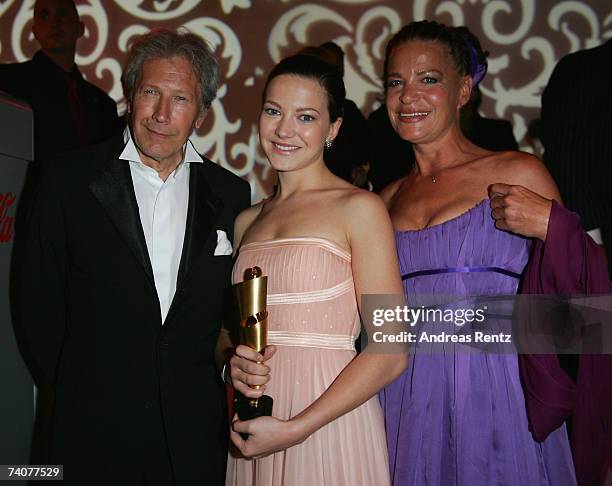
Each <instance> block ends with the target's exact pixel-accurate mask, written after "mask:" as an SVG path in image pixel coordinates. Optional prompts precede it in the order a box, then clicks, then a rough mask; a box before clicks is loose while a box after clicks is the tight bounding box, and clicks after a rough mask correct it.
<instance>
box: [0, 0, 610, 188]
mask: <svg viewBox="0 0 612 486" xmlns="http://www.w3.org/2000/svg"><path fill="white" fill-rule="evenodd" d="M33 4H34V0H23V1H21V0H0V62H13V61H23V60H26V59H28V58H30V57H31V56H32V54H33V53H34V52H35V51H36V49H37V48H38V46H37V44H36V41H35V40H34V39H33V37H32V34H31V33H30V27H31V18H32V7H33ZM77 5H78V9H79V12H80V14H81V17H82V20H83V21H84V22H85V25H86V33H85V36H84V38H83V39H81V41H80V43H79V47H78V55H77V63H78V64H79V65H80V67H81V70H82V72H83V73H84V74H85V76H86V77H87V78H88V79H89V80H90V81H92V82H93V83H95V84H97V85H99V86H100V87H102V88H103V89H105V90H107V91H108V92H109V93H110V95H111V96H112V97H113V98H115V99H116V100H117V101H118V102H119V107H120V111H123V110H124V109H125V102H124V100H123V94H122V91H121V85H120V75H121V66H122V63H123V60H124V57H125V52H126V50H127V47H128V45H129V43H130V41H131V39H132V38H133V37H134V36H136V35H138V34H140V33H143V32H145V31H147V30H148V29H149V28H151V27H160V26H171V27H179V26H184V27H187V28H188V29H190V30H191V31H193V32H196V33H198V34H200V35H201V36H202V37H204V38H206V39H208V41H210V42H211V43H212V44H213V46H214V48H215V52H216V53H217V55H218V57H219V58H220V60H221V65H222V73H223V75H224V79H225V81H224V82H223V83H222V85H221V88H220V90H219V97H218V100H217V101H215V103H214V105H213V107H212V110H211V112H210V114H209V118H208V120H207V122H206V123H205V125H204V126H203V127H202V129H201V130H200V131H199V132H198V133H197V135H196V136H195V138H194V141H195V142H196V146H197V147H198V149H199V150H200V151H202V152H203V153H205V154H206V155H207V156H208V157H210V158H211V159H213V160H215V161H218V162H219V163H220V164H222V165H223V166H225V167H230V168H231V169H232V170H233V171H234V172H236V173H237V174H239V175H240V176H242V177H244V178H245V179H248V180H249V181H250V182H251V185H252V187H253V190H254V199H256V200H257V199H259V198H260V197H261V195H262V194H264V193H266V192H267V191H268V189H269V188H270V187H271V181H272V179H273V177H274V175H273V174H272V173H271V171H270V170H269V169H268V166H267V163H266V161H265V159H264V158H263V156H262V154H261V152H260V151H259V150H258V141H257V131H256V124H255V123H256V119H257V115H258V110H259V102H260V101H259V100H260V96H261V90H262V86H263V82H264V78H265V74H266V73H267V72H268V70H269V69H270V68H271V66H272V65H273V64H274V63H275V62H276V61H278V60H279V59H281V58H282V57H283V56H285V55H288V54H291V53H293V52H295V51H297V50H299V49H300V47H301V46H303V45H307V44H319V43H322V42H324V41H327V40H330V39H331V40H334V41H336V42H337V43H338V44H340V45H341V46H342V47H343V48H344V50H345V52H346V75H345V82H346V84H347V90H348V94H349V97H350V98H352V99H353V100H354V101H355V102H356V103H357V104H358V105H359V106H360V107H361V108H362V111H363V112H364V114H366V115H367V114H368V113H369V112H370V111H371V109H372V107H373V106H375V104H376V97H377V95H378V94H379V93H380V90H381V85H380V82H379V73H380V70H381V64H382V56H383V53H384V46H385V44H386V41H387V39H388V38H389V36H390V35H391V34H392V33H393V32H394V31H396V30H398V28H399V27H400V26H401V25H403V24H404V23H406V22H409V21H410V20H413V19H416V20H420V19H424V18H427V19H436V20H439V21H441V22H444V23H447V24H455V25H460V24H465V25H467V26H468V27H470V29H472V31H473V32H474V33H476V34H477V35H478V36H479V38H480V40H481V42H482V45H483V47H484V48H485V49H486V50H488V51H489V52H490V57H489V74H488V75H487V77H486V78H485V80H484V82H483V84H482V91H483V104H482V107H481V111H482V112H483V114H484V115H485V116H491V117H496V118H505V119H508V120H510V121H512V123H513V126H514V133H515V136H516V137H517V139H518V140H520V141H522V140H523V137H524V135H525V132H526V127H527V124H528V123H529V121H530V120H531V119H534V118H537V117H538V116H539V107H540V95H541V92H542V89H543V87H544V86H545V84H546V82H547V80H548V77H549V76H550V73H551V71H552V69H553V67H554V65H555V63H556V61H557V60H558V59H559V58H560V57H561V56H563V55H565V54H567V53H569V52H573V51H576V50H579V49H584V48H588V47H593V46H596V45H598V44H601V43H602V42H603V40H605V39H607V38H610V37H612V2H611V1H610V0H581V1H577V0H563V1H560V0H455V1H450V0H448V1H441V0H412V1H410V0H388V1H378V0H318V1H317V0H312V1H303V0H257V1H255V0H114V1H111V0H104V1H102V0H77ZM585 76H588V73H585ZM41 82H44V81H41Z"/></svg>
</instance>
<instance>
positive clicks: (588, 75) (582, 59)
mask: <svg viewBox="0 0 612 486" xmlns="http://www.w3.org/2000/svg"><path fill="white" fill-rule="evenodd" d="M610 86H612V40H608V41H607V42H605V43H604V44H602V45H601V46H598V47H595V48H592V49H586V50H583V51H578V52H574V53H572V54H569V55H567V56H565V57H563V58H562V59H561V60H560V61H559V62H558V63H557V65H556V66H555V69H554V71H553V73H552V75H551V77H550V80H549V81H548V84H547V86H546V89H545V90H544V93H543V94H542V116H541V118H542V143H543V144H544V163H545V164H546V166H547V167H548V170H549V171H550V173H551V174H552V176H553V177H554V179H555V182H556V183H557V185H558V186H559V192H560V193H561V197H562V198H563V203H564V204H565V206H567V207H568V208H569V209H571V210H572V211H575V212H577V213H578V214H579V215H580V217H581V219H582V224H583V226H584V228H585V229H586V230H587V231H589V233H590V234H591V236H592V237H593V239H594V240H595V241H596V242H597V243H599V244H602V243H603V241H602V235H601V230H605V229H608V230H609V229H610V228H611V227H612V197H611V195H610V194H611V193H612V192H611V191H610V180H611V179H612V136H610V133H611V132H610V127H611V126H612V89H610ZM608 243H610V242H609V241H608ZM607 250H608V252H610V250H611V246H610V245H609V244H608V245H607Z"/></svg>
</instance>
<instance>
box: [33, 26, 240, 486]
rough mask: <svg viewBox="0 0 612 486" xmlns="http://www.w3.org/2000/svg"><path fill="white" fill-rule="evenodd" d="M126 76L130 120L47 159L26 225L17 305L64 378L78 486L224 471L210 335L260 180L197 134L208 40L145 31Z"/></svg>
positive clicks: (53, 370)
mask: <svg viewBox="0 0 612 486" xmlns="http://www.w3.org/2000/svg"><path fill="white" fill-rule="evenodd" d="M124 84H125V87H126V95H127V98H128V112H129V120H130V123H129V129H127V130H126V131H125V133H124V136H123V138H122V139H117V140H111V141H109V142H106V143H103V144H101V145H98V146H95V147H91V148H87V149H83V150H81V151H79V152H75V153H73V154H70V155H67V156H65V157H63V158H61V159H57V160H55V161H54V162H53V164H49V168H50V169H51V170H48V171H46V172H45V174H44V176H43V182H42V186H41V191H40V194H39V196H38V200H37V204H36V206H35V210H34V212H33V216H32V224H31V227H30V229H29V232H28V234H27V240H28V241H27V247H26V258H25V268H24V270H23V281H24V283H23V285H22V292H21V313H22V318H23V327H24V331H25V336H26V337H27V339H26V341H27V343H28V347H29V350H30V352H31V354H32V356H33V358H34V359H33V364H34V366H36V367H37V368H38V371H39V373H40V376H41V377H42V379H43V380H44V381H45V382H47V383H51V384H52V385H53V386H54V387H55V390H56V404H55V411H54V418H53V429H54V433H53V437H52V460H53V461H54V462H55V463H57V464H63V465H64V477H65V479H66V481H67V482H68V483H69V484H79V485H84V484H87V485H88V486H89V485H98V484H99V485H111V484H112V485H123V484H126V485H132V484H134V485H141V484H163V485H170V484H176V485H183V484H207V485H217V484H219V485H220V484H222V483H223V478H224V473H225V457H226V450H225V447H226V437H227V422H226V421H225V415H224V410H225V401H224V391H223V389H222V387H221V384H220V379H219V373H218V370H217V368H216V366H215V362H214V348H215V342H216V339H217V335H218V332H219V327H220V323H221V319H222V307H223V296H224V289H225V287H226V286H227V285H228V284H229V276H230V270H231V265H232V256H231V253H232V250H231V243H230V239H231V237H232V234H233V222H234V217H235V216H236V214H237V213H238V212H239V211H240V210H242V209H243V208H244V207H246V206H247V205H248V203H249V189H248V185H247V184H246V183H245V182H244V181H242V180H240V179H239V178H238V177H236V176H234V175H232V174H230V173H229V172H228V171H226V170H224V169H222V168H221V167H219V166H217V165H215V164H214V163H211V162H210V161H208V160H205V159H203V158H202V157H201V156H200V155H198V153H197V152H196V150H195V149H194V147H193V145H192V144H191V142H190V141H189V140H188V137H189V136H190V134H191V133H192V131H193V130H194V129H195V128H198V127H200V125H201V124H202V122H203V120H204V117H205V115H206V111H207V109H208V108H209V106H210V104H211V102H212V100H213V99H214V97H215V93H216V90H217V64H216V61H215V59H214V57H213V55H212V54H211V52H210V50H209V49H208V47H207V46H206V44H205V43H204V42H202V40H201V39H199V38H198V37H197V36H195V35H193V34H187V33H184V34H177V33H174V32H170V31H155V32H152V33H150V34H148V35H146V36H144V38H142V39H141V40H140V41H138V42H137V43H136V44H135V45H134V46H133V47H132V49H131V51H130V53H129V57H128V62H127V67H126V69H125V71H124Z"/></svg>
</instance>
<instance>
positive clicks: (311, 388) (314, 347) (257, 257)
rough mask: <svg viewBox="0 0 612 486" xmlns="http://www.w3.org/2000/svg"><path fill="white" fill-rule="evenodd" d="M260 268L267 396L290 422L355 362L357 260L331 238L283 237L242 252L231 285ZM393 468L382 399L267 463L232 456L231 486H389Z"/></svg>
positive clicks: (229, 467) (249, 246)
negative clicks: (269, 352)
mask: <svg viewBox="0 0 612 486" xmlns="http://www.w3.org/2000/svg"><path fill="white" fill-rule="evenodd" d="M253 266H258V267H260V268H261V269H262V271H263V274H264V275H267V276H268V312H269V319H268V326H269V332H268V343H269V344H275V345H276V346H277V352H276V354H275V355H274V357H273V358H271V359H270V361H268V363H267V364H268V365H269V366H270V368H271V380H270V382H269V383H268V385H267V388H266V394H267V395H270V396H271V397H272V398H273V399H274V409H273V412H272V415H273V416H275V417H278V418H280V419H289V418H291V417H294V416H295V415H297V414H299V413H300V412H302V411H303V410H304V409H305V408H307V407H308V406H309V405H310V404H311V403H312V402H314V401H315V400H316V399H317V398H318V397H319V396H320V395H321V394H322V393H323V392H324V391H325V390H326V389H327V388H328V387H329V386H330V385H331V384H332V382H333V381H334V379H335V378H336V377H337V376H338V375H339V374H340V372H341V371H342V369H343V368H344V367H345V366H346V365H347V364H348V363H349V362H350V361H351V360H352V359H353V358H354V357H355V347H354V343H355V339H356V338H357V336H358V334H359V331H360V323H359V315H358V310H357V302H356V298H355V288H354V285H353V277H352V271H351V256H350V254H349V253H347V252H346V251H345V250H344V249H342V248H339V247H338V246H337V245H336V244H334V243H333V242H331V241H329V240H325V239H321V238H308V237H304V238H283V239H275V240H269V241H262V242H256V243H249V244H246V245H243V246H242V247H241V248H240V252H239V255H238V259H237V260H236V264H235V265H234V272H233V277H232V278H233V281H234V282H237V281H240V280H242V275H243V274H244V270H245V268H248V267H253ZM389 482H390V480H389V468H388V458H387V444H386V438H385V430H384V423H383V415H382V412H381V408H380V405H379V402H378V399H377V398H376V397H373V398H371V399H370V400H368V401H367V402H366V403H364V404H363V405H361V406H360V407H358V408H356V409H354V410H352V411H351V412H349V413H347V414H345V415H343V416H342V417H340V418H338V419H336V420H334V421H333V422H331V423H329V424H327V425H326V426H324V427H322V428H321V429H319V430H318V431H317V432H315V433H314V434H312V435H311V436H310V437H309V438H307V439H306V440H305V441H304V442H302V443H301V444H298V445H296V446H293V447H290V448H289V449H286V450H284V451H281V452H277V453H274V454H271V455H269V456H267V457H264V458H261V459H244V458H240V457H234V456H232V454H230V456H229V458H228V465H227V480H226V484H227V485H231V486H281V485H282V486H299V485H308V486H313V485H316V486H343V485H347V486H348V485H351V486H360V485H363V486H385V485H388V484H389Z"/></svg>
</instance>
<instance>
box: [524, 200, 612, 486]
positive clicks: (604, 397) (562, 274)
mask: <svg viewBox="0 0 612 486" xmlns="http://www.w3.org/2000/svg"><path fill="white" fill-rule="evenodd" d="M521 292H522V293H524V294H559V295H572V294H609V293H611V292H612V285H611V284H610V281H609V279H608V273H607V268H606V264H605V261H604V258H603V254H602V252H601V249H600V248H599V247H598V246H597V245H596V244H595V243H594V242H593V240H592V239H591V238H590V237H589V236H588V235H587V234H586V233H585V231H584V230H583V228H582V225H581V223H580V218H579V217H578V215H577V214H576V213H572V212H571V211H569V210H568V209H566V208H564V207H562V206H560V205H559V204H557V203H556V202H554V201H553V207H552V210H551V214H550V222H549V226H548V234H547V237H546V241H544V242H541V241H538V242H536V244H535V245H534V248H533V254H532V256H531V259H530V261H529V264H528V266H527V268H526V270H525V273H524V275H523V279H522V282H521ZM608 325H612V323H608ZM519 360H520V371H521V379H522V382H523V387H524V391H525V400H526V406H527V413H528V417H529V422H530V425H531V430H532V433H533V436H534V438H535V439H536V440H538V441H543V440H544V439H545V438H546V437H547V436H548V434H550V433H551V432H552V431H553V430H555V429H556V428H557V427H559V426H560V425H561V424H562V423H563V422H564V420H565V419H567V418H569V417H572V423H573V431H572V436H571V437H570V441H571V444H572V453H573V458H574V464H575V466H576V476H577V480H578V485H579V486H599V485H601V484H603V482H604V480H605V477H606V472H607V469H608V461H609V460H610V458H611V457H612V355H582V356H581V357H580V365H579V371H578V377H577V381H576V383H574V382H573V380H572V379H571V378H570V377H569V376H568V375H567V374H566V373H565V372H564V371H563V370H562V369H561V367H560V366H559V361H558V359H557V356H556V355H555V354H546V355H528V354H524V355H523V354H522V355H520V356H519Z"/></svg>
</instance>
